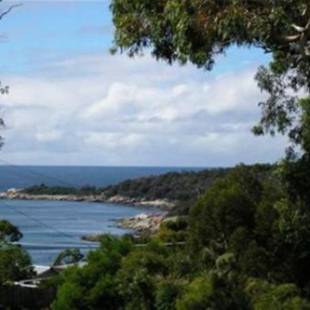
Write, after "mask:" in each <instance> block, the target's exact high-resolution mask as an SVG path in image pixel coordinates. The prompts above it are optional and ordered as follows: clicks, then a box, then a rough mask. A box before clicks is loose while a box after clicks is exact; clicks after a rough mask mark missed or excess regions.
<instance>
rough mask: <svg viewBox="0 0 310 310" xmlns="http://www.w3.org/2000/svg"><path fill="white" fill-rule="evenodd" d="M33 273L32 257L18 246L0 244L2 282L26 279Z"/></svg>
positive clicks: (0, 277) (0, 278) (0, 282)
mask: <svg viewBox="0 0 310 310" xmlns="http://www.w3.org/2000/svg"><path fill="white" fill-rule="evenodd" d="M32 274H33V271H32V267H31V259H30V256H29V255H28V254H27V252H26V251H25V250H24V249H23V248H21V247H18V246H13V245H11V246H10V245H1V246H0V284H5V283H7V282H12V281H17V280H21V279H26V278H27V277H29V276H31V275H32Z"/></svg>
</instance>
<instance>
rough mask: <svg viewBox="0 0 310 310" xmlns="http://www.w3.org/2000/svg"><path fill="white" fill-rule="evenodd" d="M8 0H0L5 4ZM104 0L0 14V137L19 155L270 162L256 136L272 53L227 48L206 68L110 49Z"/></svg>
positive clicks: (276, 154) (277, 152) (36, 5)
mask: <svg viewBox="0 0 310 310" xmlns="http://www.w3.org/2000/svg"><path fill="white" fill-rule="evenodd" d="M12 3H14V2H13V1H8V0H7V1H4V2H3V3H1V8H2V9H5V8H6V7H7V6H8V5H10V4H12ZM112 41H113V25H112V21H111V14H110V12H109V1H105V0H102V1H24V4H23V6H21V7H19V8H16V9H15V10H14V11H12V13H11V14H9V15H8V16H6V18H4V19H3V20H2V21H1V22H0V44H1V48H0V57H1V63H0V64H1V73H2V76H1V80H2V82H3V83H4V84H8V85H10V89H11V90H10V94H9V95H8V96H2V97H1V98H0V107H1V110H0V112H1V115H2V116H3V117H4V119H5V121H6V124H7V128H6V129H5V130H4V131H2V135H3V136H4V138H5V142H6V143H5V146H4V148H3V149H2V150H1V153H0V157H2V158H4V159H6V160H8V159H10V160H12V161H14V162H15V163H18V164H49V165H56V164H57V165H59V164H63V165H144V166H145V165H153V166H154V165H156V166H162V165H167V166H176V165H177V166H221V165H233V164H235V163H239V162H247V163H251V162H256V161H260V162H262V161H275V160H277V159H279V158H280V156H281V154H282V152H283V145H284V143H283V139H281V138H274V139H273V140H271V139H270V138H255V137H253V136H252V135H251V133H250V128H251V126H252V125H254V124H255V121H256V120H257V119H258V118H259V109H258V108H257V105H256V104H257V102H258V101H259V100H260V99H261V98H262V95H261V94H260V92H259V91H258V89H257V87H256V86H255V82H254V80H253V76H254V74H255V71H256V68H257V66H258V65H260V64H266V63H268V61H269V60H270V56H269V55H266V54H264V53H263V52H262V51H260V50H257V49H247V48H242V49H240V48H231V49H230V50H229V51H227V53H226V55H225V56H221V57H219V59H218V60H217V63H216V66H215V67H214V69H213V71H212V72H205V71H203V70H198V69H196V68H195V67H193V66H191V65H187V66H184V67H180V66H178V65H174V66H171V67H170V66H168V65H166V64H164V63H161V62H156V61H155V60H153V59H151V57H150V56H149V55H146V56H145V57H144V58H135V59H129V58H128V57H127V56H126V55H117V56H111V55H110V54H109V48H110V47H111V46H112Z"/></svg>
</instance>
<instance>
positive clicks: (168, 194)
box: [102, 168, 229, 201]
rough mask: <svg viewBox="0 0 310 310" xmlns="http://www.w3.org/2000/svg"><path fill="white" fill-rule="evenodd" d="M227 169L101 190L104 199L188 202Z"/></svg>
mask: <svg viewBox="0 0 310 310" xmlns="http://www.w3.org/2000/svg"><path fill="white" fill-rule="evenodd" d="M228 171H229V169H228V168H217V169H208V170H203V171H199V172H188V171H187V172H169V173H165V174H163V175H159V176H150V177H142V178H138V179H133V180H126V181H123V182H120V183H119V184H117V185H111V186H107V187H105V188H103V189H102V191H103V192H104V194H105V195H106V197H108V198H109V197H112V196H115V195H120V196H125V197H129V198H137V199H145V200H155V199H167V200H170V201H188V200H192V199H193V198H195V197H197V196H199V195H200V194H202V193H204V192H205V191H206V189H207V188H208V187H209V186H210V185H211V184H212V183H213V182H214V180H215V179H217V178H219V177H222V176H224V175H225V174H226V173H227V172H228Z"/></svg>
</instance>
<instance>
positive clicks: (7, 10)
mask: <svg viewBox="0 0 310 310" xmlns="http://www.w3.org/2000/svg"><path fill="white" fill-rule="evenodd" d="M22 5H23V4H22V3H17V4H13V5H11V6H10V7H9V8H8V9H6V10H5V11H3V12H1V13H0V20H1V19H2V18H3V17H4V16H5V15H7V14H9V13H10V12H11V11H12V10H13V9H15V8H17V7H19V6H22Z"/></svg>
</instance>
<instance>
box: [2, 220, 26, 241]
mask: <svg viewBox="0 0 310 310" xmlns="http://www.w3.org/2000/svg"><path fill="white" fill-rule="evenodd" d="M22 237H23V234H22V233H21V232H20V231H19V229H18V228H17V227H16V226H14V225H12V224H11V223H10V222H8V221H6V220H0V242H15V241H18V240H19V239H21V238H22Z"/></svg>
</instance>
